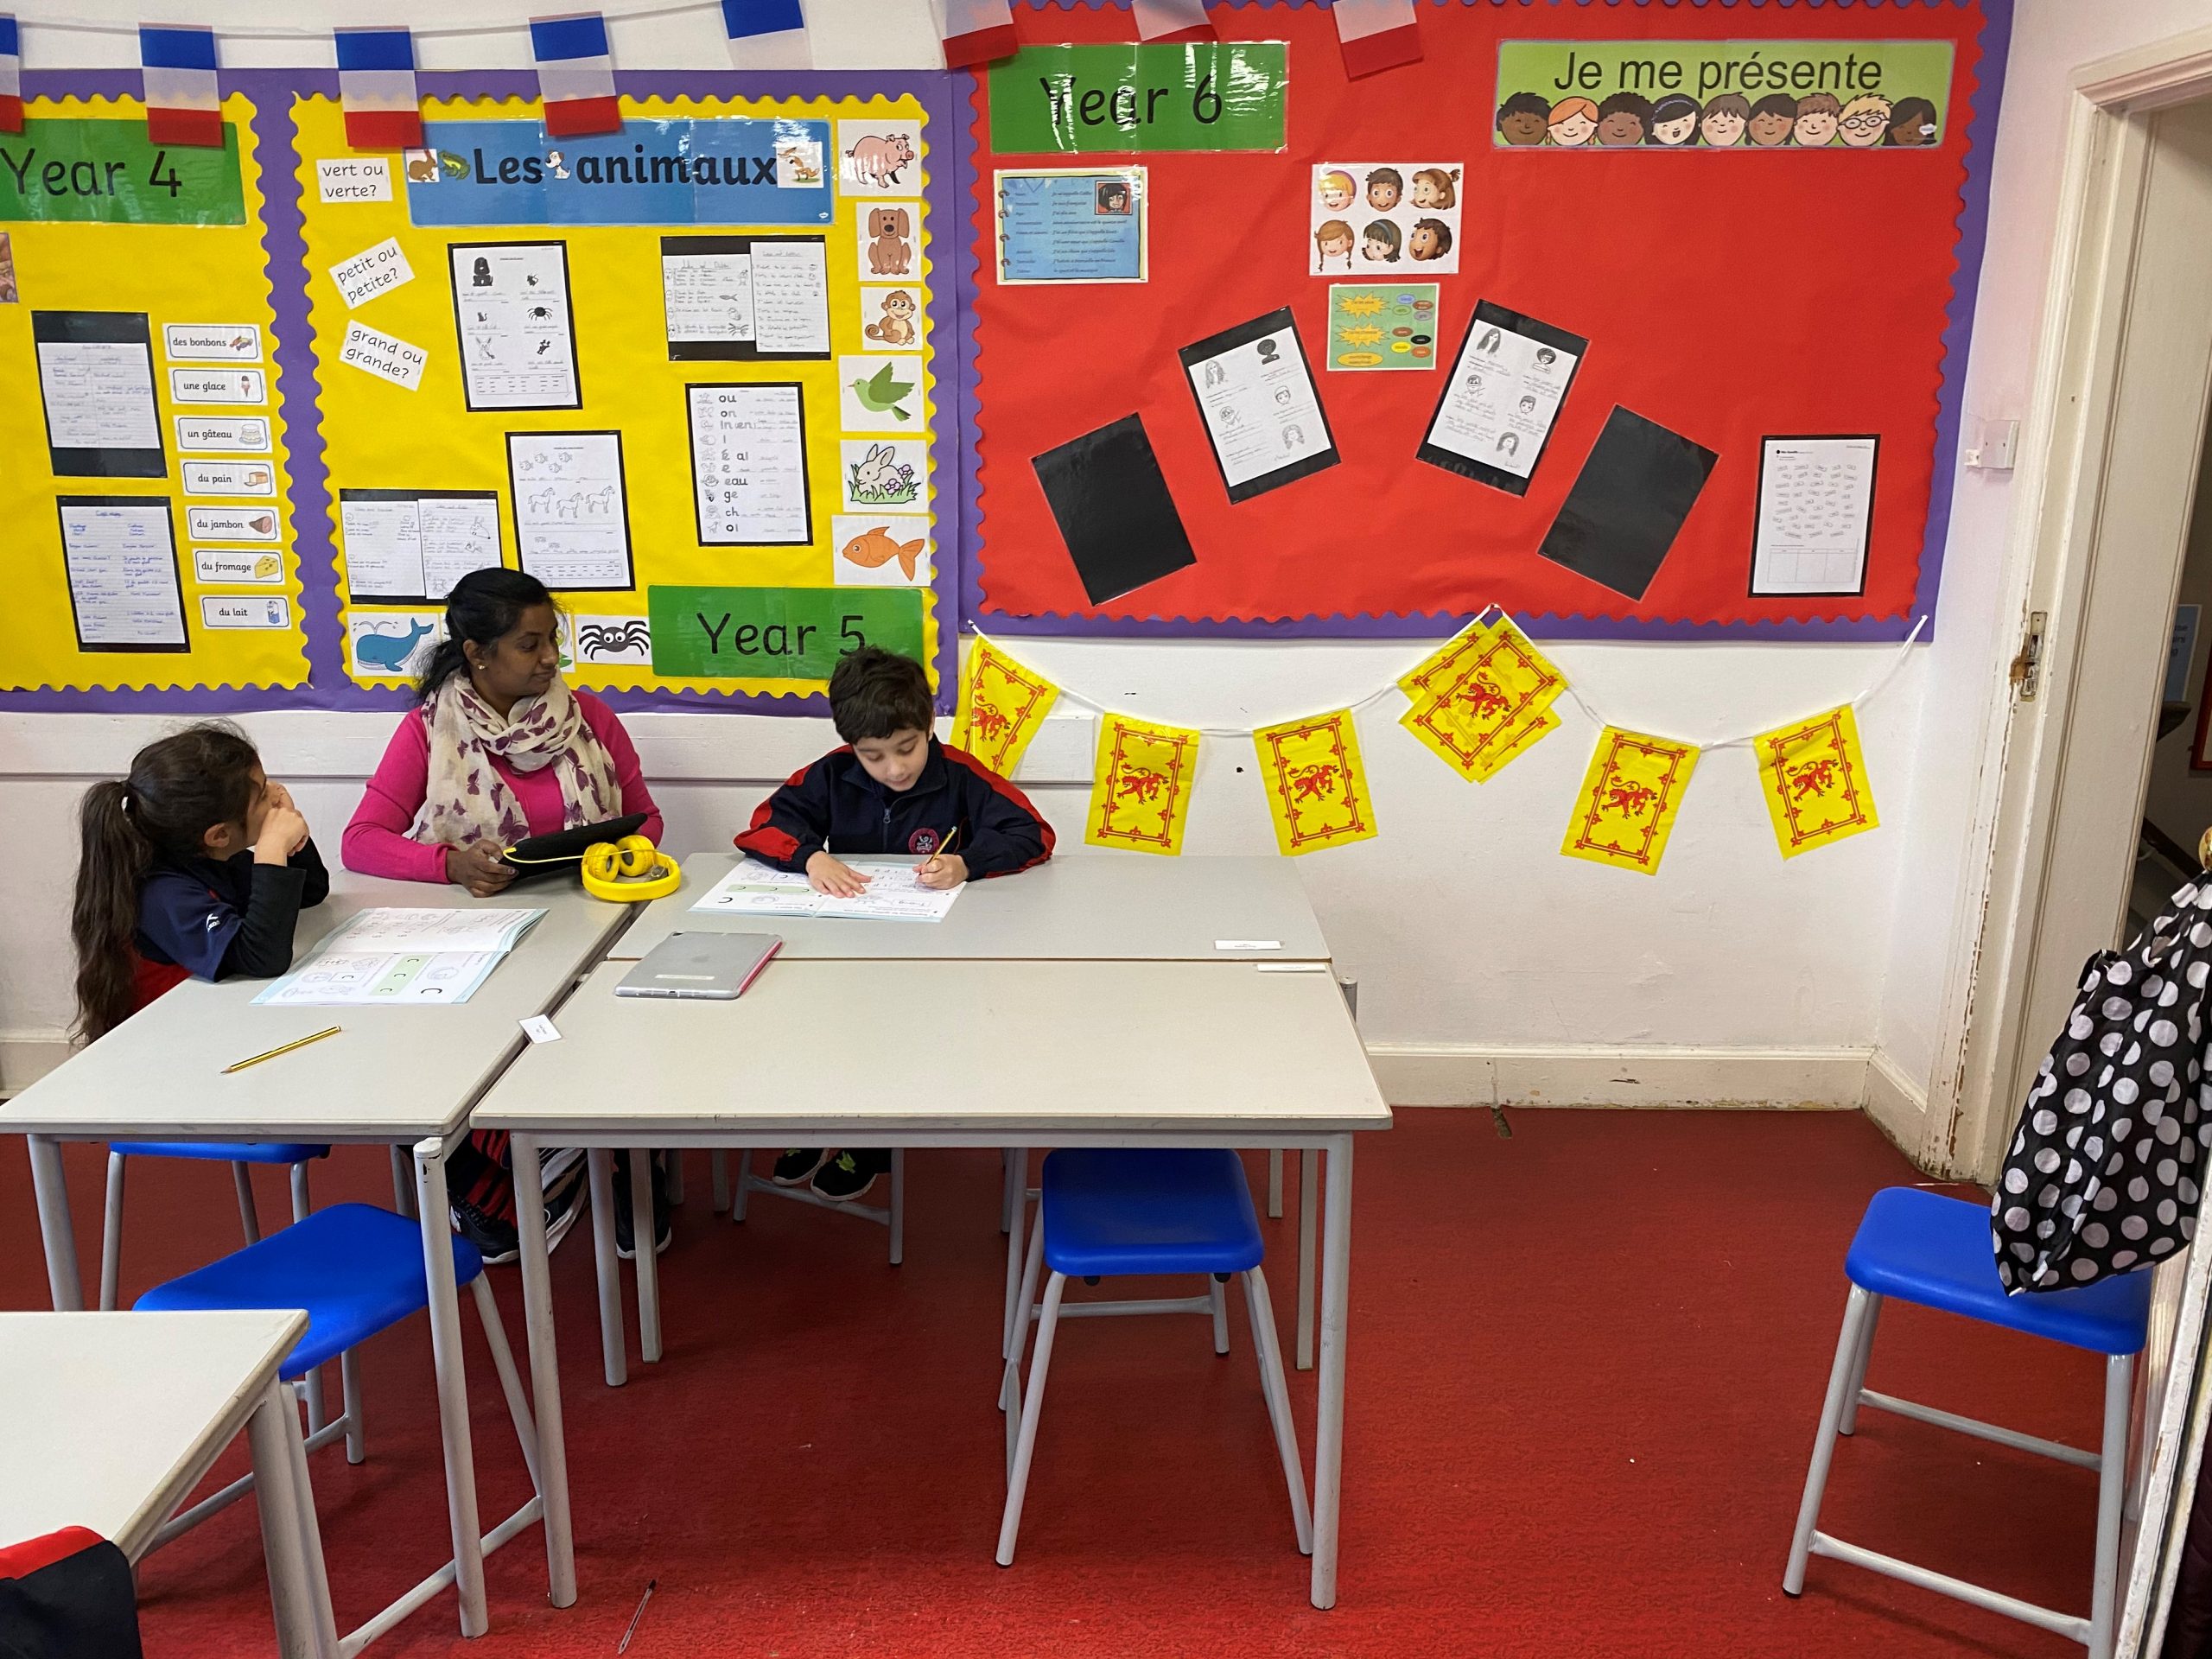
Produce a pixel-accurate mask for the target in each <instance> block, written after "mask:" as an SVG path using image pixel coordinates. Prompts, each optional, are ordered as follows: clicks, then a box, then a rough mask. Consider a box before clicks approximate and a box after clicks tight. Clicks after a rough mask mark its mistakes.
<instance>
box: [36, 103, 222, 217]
mask: <svg viewBox="0 0 2212 1659" xmlns="http://www.w3.org/2000/svg"><path fill="white" fill-rule="evenodd" d="M8 219H48V220H64V221H73V222H76V223H86V222H92V223H102V224H111V225H243V224H245V189H244V187H243V186H241V185H240V183H239V181H238V127H237V125H236V124H234V123H232V122H229V121H226V122H225V123H224V124H223V147H222V148H221V149H215V148H214V147H213V145H207V146H200V145H175V144H156V143H150V142H149V141H148V139H147V137H146V124H145V122H144V121H143V120H136V121H92V120H78V119H71V118H64V119H57V120H46V119H35V120H30V121H26V122H24V123H23V130H22V132H20V133H15V134H0V222H5V221H6V220H8Z"/></svg>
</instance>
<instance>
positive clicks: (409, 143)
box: [335, 29, 423, 149]
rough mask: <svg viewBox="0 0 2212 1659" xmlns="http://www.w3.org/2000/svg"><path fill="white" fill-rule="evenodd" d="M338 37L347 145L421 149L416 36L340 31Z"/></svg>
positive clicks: (395, 31) (401, 32) (389, 31)
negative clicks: (416, 73) (416, 78)
mask: <svg viewBox="0 0 2212 1659" xmlns="http://www.w3.org/2000/svg"><path fill="white" fill-rule="evenodd" d="M335 33H336V35H337V38H338V99H339V102H340V104H341V105H343V106H344V107H345V111H346V143H348V144H350V145H351V146H353V148H354V149H422V148H423V106H422V103H421V100H420V99H418V98H417V96H416V90H415V37H414V35H411V34H410V33H409V32H408V31H407V30H406V29H339V30H337V31H335Z"/></svg>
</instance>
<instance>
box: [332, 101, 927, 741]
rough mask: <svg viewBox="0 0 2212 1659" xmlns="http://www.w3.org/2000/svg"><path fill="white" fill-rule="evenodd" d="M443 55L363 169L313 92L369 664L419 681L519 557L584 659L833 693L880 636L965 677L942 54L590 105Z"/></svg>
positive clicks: (351, 610)
mask: <svg viewBox="0 0 2212 1659" xmlns="http://www.w3.org/2000/svg"><path fill="white" fill-rule="evenodd" d="M422 79H423V81H424V82H425V83H427V84H428V89H429V90H433V91H434V92H435V95H434V96H429V97H426V99H425V101H424V105H423V116H424V120H425V127H424V138H425V143H426V147H425V148H424V149H420V150H410V151H407V152H404V154H399V155H393V156H378V157H374V158H371V159H372V160H373V161H374V162H375V163H376V166H375V167H374V168H372V169H371V175H370V176H369V177H367V178H366V179H365V180H364V179H363V178H361V177H359V175H358V169H359V168H360V166H361V165H362V161H363V158H361V157H359V156H355V155H354V154H353V152H352V151H350V150H348V149H347V148H346V139H345V129H344V121H343V115H342V111H341V109H340V104H339V101H338V99H335V98H334V97H331V96H329V95H327V92H316V93H315V94H312V95H308V96H304V97H302V99H300V100H299V102H298V103H297V105H296V107H295V109H294V119H295V121H296V127H297V133H298V140H297V160H296V167H297V169H298V191H299V195H300V199H301V202H302V212H303V218H304V223H303V251H304V255H305V266H306V272H307V277H306V283H307V296H306V303H307V312H308V320H309V323H310V334H311V338H312V340H313V342H314V349H315V361H316V368H317V378H318V382H319V386H320V407H321V432H320V437H321V453H322V469H321V470H322V474H323V477H322V480H321V482H322V486H323V488H322V494H323V496H324V498H325V499H324V500H323V501H322V502H321V504H319V505H318V517H319V518H321V521H322V522H321V525H320V526H319V528H321V530H322V531H324V533H325V534H326V535H327V543H328V545H329V546H330V548H331V549H332V553H333V558H334V570H335V573H336V592H335V601H336V607H337V610H338V613H339V628H340V632H339V652H340V664H341V668H340V671H341V672H342V673H343V675H344V676H345V677H346V679H347V680H348V681H350V683H352V684H353V686H354V687H357V688H363V689H375V688H389V689H392V690H397V689H401V688H403V687H404V684H405V682H406V680H407V678H408V677H409V676H410V672H411V671H412V670H414V669H415V668H416V666H417V665H418V664H419V662H420V660H421V656H422V653H423V652H424V651H425V650H427V648H428V646H429V640H430V637H431V632H432V629H433V627H434V626H435V621H436V619H437V616H438V614H439V613H440V610H441V609H442V602H443V599H444V596H445V594H446V593H447V592H448V589H449V588H451V587H452V585H453V583H454V582H455V581H457V580H458V579H459V578H460V577H461V575H465V574H466V573H467V571H469V570H471V569H477V568H479V567H481V566H487V565H500V564H504V565H506V566H509V567H512V568H517V569H523V570H525V571H528V572H530V573H531V575H536V576H537V577H538V578H540V579H541V580H542V581H543V582H545V584H546V585H547V586H548V587H549V588H551V589H553V591H554V594H555V596H556V601H557V602H558V604H559V605H560V607H561V608H562V610H563V612H564V613H565V614H566V615H567V617H568V619H569V630H568V632H569V639H568V645H569V652H570V655H571V658H572V664H571V674H572V677H573V678H574V680H575V682H577V683H582V684H584V685H588V686H591V687H594V689H599V690H607V691H611V692H613V693H617V694H632V695H645V694H658V695H661V696H665V695H667V694H677V695H679V696H683V697H686V698H690V699H694V700H696V699H710V700H711V701H712V702H714V703H715V706H721V707H744V708H758V709H769V710H772V709H779V708H780V709H789V710H791V711H792V712H818V710H819V709H820V707H821V704H820V701H819V697H820V694H821V692H822V690H823V686H824V683H826V681H827V679H828V677H829V671H830V669H831V668H832V667H833V666H834V665H835V664H836V659H837V658H838V657H839V656H840V655H841V654H842V653H843V652H848V651H850V650H852V649H854V648H855V646H856V645H859V644H861V643H862V642H869V643H875V644H880V645H887V646H890V647H892V648H893V649H895V650H900V651H904V652H908V653H910V654H912V655H914V656H917V657H918V658H921V659H922V660H924V661H925V663H929V664H931V666H932V669H933V671H934V672H935V674H936V676H937V678H938V683H939V686H940V688H941V696H942V697H943V698H944V702H945V706H946V707H947V708H950V693H951V682H952V680H953V678H954V659H953V656H952V636H953V632H954V630H953V629H951V628H950V627H949V626H940V620H939V613H940V596H941V595H944V596H950V594H951V593H952V592H953V582H954V575H953V573H954V569H955V568H956V564H957V559H956V552H955V550H956V549H957V530H956V525H957V512H956V511H955V506H954V504H955V502H956V500H957V493H956V492H955V491H954V490H953V489H952V488H951V487H950V480H953V479H954V478H955V477H956V476H957V462H956V461H955V459H954V455H953V453H952V449H951V445H952V443H953V442H954V439H953V434H954V431H955V429H956V428H957V422H956V420H955V419H954V418H953V415H954V404H953V388H954V383H955V378H954V377H952V376H950V375H949V374H944V375H941V374H940V372H939V370H938V362H939V360H940V359H939V358H938V350H939V347H940V346H944V347H946V349H947V354H946V356H945V357H944V359H943V360H944V362H946V363H950V362H951V361H952V360H953V353H951V350H950V347H951V344H952V342H953V340H955V338H956V331H955V329H954V327H953V325H952V316H953V311H952V306H953V295H952V291H951V290H952V282H953V267H952V265H951V264H950V263H948V262H944V261H941V260H938V259H936V258H935V257H933V255H932V248H931V244H932V238H933V235H934V232H935V229H936V226H937V224H938V223H941V222H949V217H950V216H949V213H948V212H947V204H949V202H950V197H951V189H950V178H951V173H952V167H951V157H952V151H953V146H952V145H951V144H950V142H949V139H948V137H947V135H948V133H949V129H950V90H949V86H948V83H947V81H946V79H945V78H944V77H943V76H904V77H901V76H872V77H865V78H863V77H858V76H838V75H809V76H799V77H782V78H772V77H766V76H760V75H748V76H739V75H727V74H725V75H717V74H703V73H702V74H677V73H647V74H634V75H625V76H622V77H620V89H621V92H622V93H623V97H622V100H621V108H622V115H623V125H622V128H621V129H620V130H619V131H617V132H612V133H608V134H606V135H603V136H601V137H588V138H561V137H550V136H549V135H548V134H547V132H546V130H545V128H544V125H543V119H542V112H541V110H540V107H539V105H537V102H536V99H535V91H536V87H535V78H534V77H531V76H528V75H514V74H472V75H450V76H424V77H423V78H422ZM940 156H941V157H942V158H943V162H942V165H940V160H939V158H940ZM306 516H307V515H306V512H305V510H304V505H303V511H302V520H303V521H304V519H305V518H306ZM945 614H946V615H948V616H949V615H950V611H949V609H948V610H947V611H946V612H945ZM616 701H617V702H618V703H619V702H621V701H623V697H622V696H620V695H618V696H617V697H616Z"/></svg>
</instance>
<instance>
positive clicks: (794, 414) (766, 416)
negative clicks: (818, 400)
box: [683, 381, 814, 547]
mask: <svg viewBox="0 0 2212 1659" xmlns="http://www.w3.org/2000/svg"><path fill="white" fill-rule="evenodd" d="M683 390H684V396H685V397H686V399H687V400H688V403H689V406H690V420H691V482H692V492H693V495H694V498H695V500H696V505H697V508H698V518H699V542H700V544H701V545H702V546H703V547H804V546H805V545H806V544H807V543H810V542H811V541H812V540H813V539H814V520H813V517H812V512H811V510H810V507H809V505H808V503H807V493H806V413H805V402H804V397H803V396H802V393H801V389H800V387H799V385H798V383H797V382H796V381H765V382H764V381H748V382H741V383H736V384H732V385H695V386H686V387H685V388H684V389H683Z"/></svg>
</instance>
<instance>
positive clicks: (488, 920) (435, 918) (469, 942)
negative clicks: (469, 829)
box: [253, 909, 545, 1008]
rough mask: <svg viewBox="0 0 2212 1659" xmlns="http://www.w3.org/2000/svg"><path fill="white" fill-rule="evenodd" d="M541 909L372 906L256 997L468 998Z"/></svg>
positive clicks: (291, 1002)
mask: <svg viewBox="0 0 2212 1659" xmlns="http://www.w3.org/2000/svg"><path fill="white" fill-rule="evenodd" d="M544 914H545V912H543V911H542V910H512V909H509V910H397V909H385V910H365V911H363V912H360V913H359V915H357V916H355V917H354V918H353V919H352V920H351V921H349V922H346V924H345V925H343V926H341V927H340V928H339V929H338V930H337V931H335V932H334V933H332V934H331V935H330V936H329V937H328V938H326V939H324V940H323V942H322V943H321V944H319V945H317V946H316V947H315V954H314V955H313V956H312V957H308V960H307V961H306V962H304V963H302V964H301V965H300V966H299V967H297V968H295V969H293V970H292V971H291V972H290V973H289V974H287V975H285V976H284V977H283V978H282V979H280V980H278V981H277V982H276V983H275V984H274V985H271V986H270V988H268V989H267V990H265V991H264V992H263V993H262V994H261V995H259V996H257V997H255V998H254V999H253V1000H254V1001H256V1002H257V1003H260V1002H266V1003H270V1004H273V1005H275V1006H277V1007H293V1008H322V1007H332V1008H335V1007H363V1006H365V1005H367V1004H371V1003H387V1002H390V1003H410V1004H418V1005H419V1004H422V1003H426V1002H466V1001H468V999H469V998H470V997H471V996H473V995H475V993H476V988H477V987H478V986H480V985H481V984H482V983H483V982H485V981H486V979H488V978H490V977H491V975H492V970H493V969H494V968H496V967H498V966H499V959H500V958H501V957H504V956H505V955H506V954H507V952H508V951H510V950H513V949H514V948H515V946H516V944H518V943H519V942H520V941H521V939H522V936H523V935H524V934H525V933H527V932H529V931H530V930H531V928H532V927H534V926H536V925H537V919H538V918H539V917H541V916H543V915H544Z"/></svg>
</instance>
